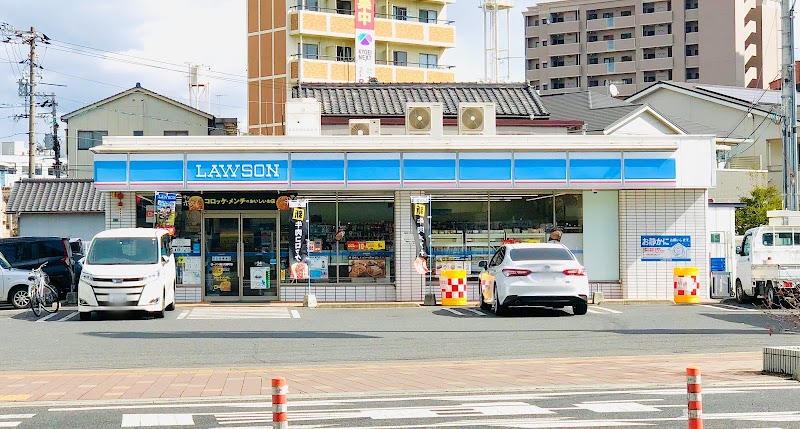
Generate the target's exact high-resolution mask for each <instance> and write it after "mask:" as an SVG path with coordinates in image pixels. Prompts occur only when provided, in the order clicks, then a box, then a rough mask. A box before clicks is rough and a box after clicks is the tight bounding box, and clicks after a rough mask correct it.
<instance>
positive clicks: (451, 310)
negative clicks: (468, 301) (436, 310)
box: [442, 308, 464, 316]
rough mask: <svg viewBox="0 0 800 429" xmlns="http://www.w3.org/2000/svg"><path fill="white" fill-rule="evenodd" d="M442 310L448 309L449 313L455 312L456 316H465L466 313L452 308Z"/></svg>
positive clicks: (446, 309)
mask: <svg viewBox="0 0 800 429" xmlns="http://www.w3.org/2000/svg"><path fill="white" fill-rule="evenodd" d="M442 310H444V311H446V312H448V313H453V314H455V315H456V316H463V315H464V313H461V312H458V311H455V310H453V309H452V308H443V309H442Z"/></svg>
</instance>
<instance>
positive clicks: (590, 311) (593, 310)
mask: <svg viewBox="0 0 800 429" xmlns="http://www.w3.org/2000/svg"><path fill="white" fill-rule="evenodd" d="M586 311H587V312H588V313H592V314H602V313H603V312H602V311H597V310H595V309H593V308H587V309H586Z"/></svg>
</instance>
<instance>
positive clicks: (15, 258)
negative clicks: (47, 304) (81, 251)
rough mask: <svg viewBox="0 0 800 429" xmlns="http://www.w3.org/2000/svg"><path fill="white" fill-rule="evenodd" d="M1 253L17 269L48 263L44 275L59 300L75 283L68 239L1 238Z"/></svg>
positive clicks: (31, 267)
mask: <svg viewBox="0 0 800 429" xmlns="http://www.w3.org/2000/svg"><path fill="white" fill-rule="evenodd" d="M0 253H2V254H3V256H5V258H6V260H7V261H8V262H9V263H10V264H11V266H12V267H14V268H19V269H22V270H33V269H36V268H38V267H39V266H40V265H42V264H43V263H45V262H47V265H45V267H44V272H45V273H46V274H47V276H48V277H49V278H50V285H51V286H53V287H54V288H55V289H56V290H57V291H58V294H59V298H60V299H64V298H65V297H66V296H67V292H69V291H70V289H71V288H72V287H73V285H74V284H75V271H74V261H73V260H72V249H71V248H70V245H69V239H68V238H59V237H13V238H2V239H0Z"/></svg>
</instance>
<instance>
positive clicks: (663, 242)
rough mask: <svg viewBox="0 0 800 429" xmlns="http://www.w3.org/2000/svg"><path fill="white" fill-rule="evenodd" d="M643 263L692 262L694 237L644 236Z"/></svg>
mask: <svg viewBox="0 0 800 429" xmlns="http://www.w3.org/2000/svg"><path fill="white" fill-rule="evenodd" d="M639 247H641V249H642V261H673V262H681V261H682V262H688V261H691V260H692V258H691V255H690V253H689V251H690V250H691V248H692V237H690V236H688V235H642V236H641V240H640V241H639Z"/></svg>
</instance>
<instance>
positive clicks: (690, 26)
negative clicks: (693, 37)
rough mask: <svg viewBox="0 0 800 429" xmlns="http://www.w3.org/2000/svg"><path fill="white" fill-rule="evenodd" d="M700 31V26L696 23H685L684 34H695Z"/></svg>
mask: <svg viewBox="0 0 800 429" xmlns="http://www.w3.org/2000/svg"><path fill="white" fill-rule="evenodd" d="M699 30H700V26H699V24H698V23H697V21H688V22H687V23H686V32H687V33H697V32H698V31H699Z"/></svg>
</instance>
